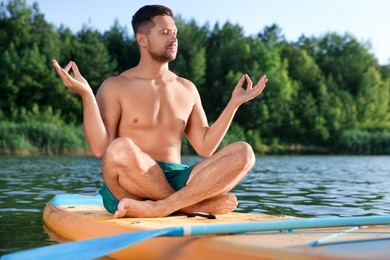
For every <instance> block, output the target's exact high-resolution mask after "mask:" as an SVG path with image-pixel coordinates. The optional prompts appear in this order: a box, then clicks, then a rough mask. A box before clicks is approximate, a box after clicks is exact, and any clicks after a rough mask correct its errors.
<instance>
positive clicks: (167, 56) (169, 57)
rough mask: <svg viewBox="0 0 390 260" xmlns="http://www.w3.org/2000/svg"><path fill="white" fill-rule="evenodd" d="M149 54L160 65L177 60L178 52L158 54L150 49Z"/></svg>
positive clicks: (165, 51)
mask: <svg viewBox="0 0 390 260" xmlns="http://www.w3.org/2000/svg"><path fill="white" fill-rule="evenodd" d="M149 54H150V56H151V57H152V59H153V60H155V61H157V62H160V63H166V62H170V61H173V60H175V59H176V54H177V52H176V51H175V52H173V51H168V50H164V51H162V52H161V51H160V52H157V51H154V50H153V49H152V48H149Z"/></svg>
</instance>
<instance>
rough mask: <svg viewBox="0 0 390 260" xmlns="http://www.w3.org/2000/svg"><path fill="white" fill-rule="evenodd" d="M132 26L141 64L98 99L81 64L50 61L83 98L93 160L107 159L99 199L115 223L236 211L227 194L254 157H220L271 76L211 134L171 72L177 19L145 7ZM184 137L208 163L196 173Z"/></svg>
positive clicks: (191, 92)
mask: <svg viewBox="0 0 390 260" xmlns="http://www.w3.org/2000/svg"><path fill="white" fill-rule="evenodd" d="M132 25H133V29H134V34H135V37H136V40H137V43H138V45H139V48H140V54H141V56H140V57H141V58H140V61H139V64H138V65H137V66H136V67H133V68H131V69H129V70H127V71H124V72H123V73H121V74H120V75H119V76H116V77H112V78H109V79H107V80H106V81H104V82H103V84H102V85H101V87H100V88H99V91H98V93H97V95H96V98H95V96H94V94H93V92H92V90H91V88H90V86H89V85H88V82H87V81H86V80H85V79H84V78H83V77H82V76H81V74H80V72H79V70H78V68H77V66H76V63H74V62H70V63H69V64H68V65H67V66H66V67H65V69H62V68H61V67H60V66H59V64H58V63H57V62H56V61H55V60H53V65H54V67H55V69H56V70H57V72H58V74H59V75H60V77H61V78H62V80H63V82H64V84H65V86H67V87H68V88H70V89H72V90H73V91H76V92H77V93H78V94H79V95H80V96H81V98H82V102H83V109H84V130H85V134H86V138H87V141H88V143H89V145H90V147H91V150H92V152H93V154H94V155H95V156H96V157H99V158H103V159H102V168H103V170H102V172H103V180H104V185H103V187H102V189H101V190H100V194H101V195H102V197H103V202H104V205H105V207H106V209H107V211H109V212H111V213H114V217H117V218H120V217H163V216H168V215H170V214H172V213H173V212H176V211H178V210H180V211H181V212H184V213H191V212H197V211H201V212H207V213H210V214H225V213H229V212H231V211H233V210H234V209H235V208H236V207H237V198H236V197H235V196H234V195H233V194H230V193H227V192H228V191H230V190H231V189H232V188H233V187H234V186H235V185H236V184H237V183H238V182H239V181H240V180H241V179H242V178H243V176H245V175H246V174H247V173H248V171H249V170H250V169H251V168H252V166H253V165H254V163H255V156H254V153H253V151H252V148H251V146H250V145H249V144H247V143H245V142H236V143H233V144H230V145H228V146H226V147H224V148H222V149H221V150H219V151H218V152H216V150H217V148H218V146H219V145H220V142H221V140H222V139H223V137H224V136H225V134H226V132H227V130H228V128H229V126H230V124H231V121H232V119H233V116H234V114H235V113H236V111H237V109H238V107H239V106H240V105H242V104H243V103H245V102H247V101H249V100H251V99H253V98H255V97H257V96H258V95H260V93H261V92H262V91H263V89H264V87H265V84H266V82H267V78H266V76H263V77H261V79H260V80H259V81H258V83H257V84H256V85H255V86H253V85H252V82H251V79H250V78H249V76H248V75H243V76H242V77H241V79H240V80H239V82H238V83H237V85H236V87H235V88H234V90H233V93H232V96H231V99H230V101H229V102H228V104H227V106H226V108H225V109H224V111H223V112H222V114H221V115H220V117H219V118H218V120H217V121H216V122H215V123H214V124H213V125H212V126H209V125H208V122H207V118H206V115H205V112H204V110H203V107H202V104H201V99H200V96H199V93H198V91H197V89H196V87H195V86H194V84H193V83H191V82H190V81H188V80H186V79H184V78H181V77H179V76H177V75H176V74H174V73H173V72H172V71H170V70H169V66H168V64H169V62H170V61H172V60H174V59H175V58H176V53H177V48H178V40H177V28H176V25H175V22H174V20H173V14H172V11H171V10H170V9H169V8H167V7H164V6H159V5H153V6H144V7H142V8H141V9H140V10H138V11H137V12H136V13H135V15H134V16H133V21H132ZM70 69H72V70H73V73H74V77H71V76H70V75H69V73H68V72H69V70H70ZM245 81H246V83H247V88H246V89H244V88H243V87H242V86H243V83H244V82H245ZM184 134H185V135H186V136H187V138H188V140H189V142H190V143H191V145H192V146H193V148H194V149H195V151H196V152H197V153H198V154H199V155H200V156H202V157H205V159H204V160H203V161H201V162H200V163H198V164H196V165H194V166H191V167H189V166H186V165H182V164H181V156H180V153H181V145H182V137H183V135H184Z"/></svg>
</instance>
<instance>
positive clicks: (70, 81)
mask: <svg viewBox="0 0 390 260" xmlns="http://www.w3.org/2000/svg"><path fill="white" fill-rule="evenodd" d="M53 66H54V68H55V69H56V70H57V73H58V74H59V75H60V77H61V79H62V80H63V82H64V85H65V86H66V87H68V88H69V89H71V90H73V91H75V92H77V93H78V94H79V95H80V96H81V98H82V102H83V112H84V132H85V136H86V139H87V142H88V144H89V146H90V147H91V150H92V153H93V154H94V155H95V156H96V157H99V158H100V157H102V156H103V155H104V153H105V151H106V148H107V146H108V144H109V143H110V139H113V137H111V138H110V135H109V133H108V131H107V129H106V127H105V125H104V122H103V119H102V116H101V114H100V110H99V107H98V104H97V102H96V98H95V96H94V94H93V92H92V89H91V87H90V86H89V84H88V82H87V81H86V80H85V79H84V78H83V77H82V76H81V74H80V72H79V70H78V68H77V65H76V63H74V62H69V64H68V65H67V66H66V67H65V69H62V68H61V67H60V66H59V64H58V63H57V61H56V60H53ZM70 69H72V70H73V73H74V78H72V77H71V76H70V75H69V73H68V72H69V70H70Z"/></svg>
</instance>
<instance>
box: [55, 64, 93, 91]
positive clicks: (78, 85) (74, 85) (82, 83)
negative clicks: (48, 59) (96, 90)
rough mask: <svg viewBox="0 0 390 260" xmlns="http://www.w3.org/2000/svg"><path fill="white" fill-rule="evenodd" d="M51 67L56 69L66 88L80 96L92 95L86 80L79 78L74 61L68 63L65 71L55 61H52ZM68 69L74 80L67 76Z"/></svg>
mask: <svg viewBox="0 0 390 260" xmlns="http://www.w3.org/2000/svg"><path fill="white" fill-rule="evenodd" d="M53 66H54V68H55V69H56V71H57V73H58V75H60V77H61V79H62V81H63V82H64V85H65V86H66V87H68V88H70V89H71V90H73V91H75V92H77V93H78V94H79V95H80V96H84V95H88V94H90V93H92V89H91V87H90V86H89V84H88V82H87V80H86V79H85V78H83V76H81V74H80V71H79V69H78V68H77V65H76V63H75V62H74V61H71V62H69V63H68V65H66V67H65V69H63V68H61V67H60V65H59V64H58V62H57V61H56V60H53ZM70 69H72V71H73V74H74V78H72V76H70V75H69V70H70Z"/></svg>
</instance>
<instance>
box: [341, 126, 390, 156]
mask: <svg viewBox="0 0 390 260" xmlns="http://www.w3.org/2000/svg"><path fill="white" fill-rule="evenodd" d="M337 149H338V152H339V153H342V154H389V153H390V129H387V130H386V129H383V130H379V129H377V130H374V131H373V130H368V129H352V130H348V131H345V132H344V133H343V134H342V135H341V137H340V142H339V144H338V148H337Z"/></svg>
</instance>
